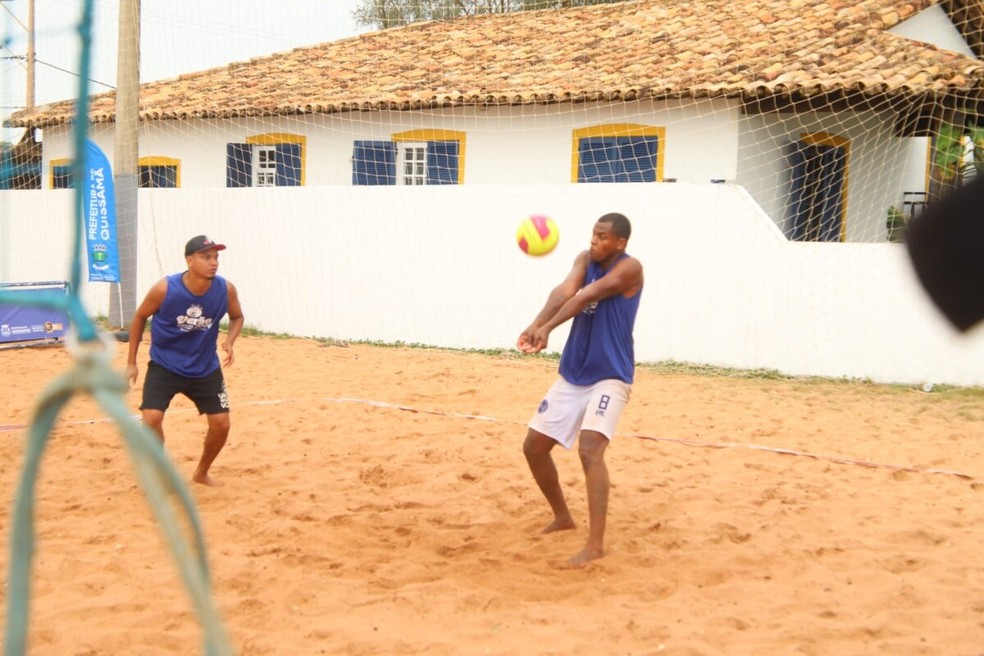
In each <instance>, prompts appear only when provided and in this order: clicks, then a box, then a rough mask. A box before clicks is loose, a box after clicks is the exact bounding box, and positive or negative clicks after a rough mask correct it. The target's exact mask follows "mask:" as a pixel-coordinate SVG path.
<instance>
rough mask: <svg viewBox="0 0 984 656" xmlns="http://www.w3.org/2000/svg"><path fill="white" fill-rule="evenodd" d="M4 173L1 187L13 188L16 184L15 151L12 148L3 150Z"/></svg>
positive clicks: (0, 183)
mask: <svg viewBox="0 0 984 656" xmlns="http://www.w3.org/2000/svg"><path fill="white" fill-rule="evenodd" d="M0 167H2V169H3V174H2V175H0V189H13V188H14V184H13V180H14V175H15V172H14V153H13V151H12V150H11V149H9V148H5V149H4V150H3V156H2V164H0Z"/></svg>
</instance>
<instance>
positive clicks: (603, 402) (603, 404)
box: [595, 394, 612, 417]
mask: <svg viewBox="0 0 984 656" xmlns="http://www.w3.org/2000/svg"><path fill="white" fill-rule="evenodd" d="M611 400H612V397H610V396H609V395H607V394H602V395H601V399H600V400H599V401H598V409H597V410H595V415H596V416H598V417H604V416H605V410H607V409H608V404H609V403H611Z"/></svg>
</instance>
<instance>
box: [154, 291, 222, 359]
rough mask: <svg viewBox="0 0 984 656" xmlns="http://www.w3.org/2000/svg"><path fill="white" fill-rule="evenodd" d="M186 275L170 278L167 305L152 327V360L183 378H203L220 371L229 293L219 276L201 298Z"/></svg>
mask: <svg viewBox="0 0 984 656" xmlns="http://www.w3.org/2000/svg"><path fill="white" fill-rule="evenodd" d="M182 275H183V274H182V273H176V274H174V275H173V276H168V277H167V293H166V294H165V295H164V302H163V303H161V307H160V308H159V309H158V310H157V312H155V313H154V320H153V322H152V323H151V324H150V359H151V360H153V361H154V362H156V363H157V364H159V365H160V366H162V367H164V368H165V369H167V370H169V371H172V372H174V373H176V374H179V375H181V376H186V377H188V378H201V377H202V376H207V375H208V374H210V373H212V372H213V371H215V370H216V369H218V368H219V354H218V352H217V351H216V341H217V340H218V336H219V322H220V321H222V317H224V316H225V314H226V312H227V311H228V310H229V293H228V290H227V289H226V281H225V278H222V277H221V276H215V278H213V279H212V284H211V285H210V286H209V288H208V291H206V292H205V293H204V294H202V295H201V296H197V295H195V294H192V293H191V292H190V291H189V290H188V288H187V287H185V284H184V283H183V282H182V281H181V276H182Z"/></svg>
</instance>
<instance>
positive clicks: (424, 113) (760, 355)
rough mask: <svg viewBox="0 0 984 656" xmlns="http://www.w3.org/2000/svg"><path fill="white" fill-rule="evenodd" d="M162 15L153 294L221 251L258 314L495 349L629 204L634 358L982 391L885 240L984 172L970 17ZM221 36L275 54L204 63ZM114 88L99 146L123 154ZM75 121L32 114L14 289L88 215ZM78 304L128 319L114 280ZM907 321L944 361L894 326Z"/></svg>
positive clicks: (872, 12)
mask: <svg viewBox="0 0 984 656" xmlns="http://www.w3.org/2000/svg"><path fill="white" fill-rule="evenodd" d="M12 4H16V3H12ZM108 4H109V3H100V4H99V6H100V7H101V8H108V7H107V5H108ZM172 4H173V3H168V4H166V5H165V4H164V3H157V2H150V1H148V0H145V1H144V2H143V8H142V18H141V20H142V25H141V30H142V35H144V36H143V37H142V40H141V58H140V62H141V71H142V73H141V80H142V86H141V93H140V122H139V131H138V135H139V147H138V150H139V163H138V169H137V175H138V186H140V187H141V189H140V192H139V194H138V203H137V206H136V207H135V208H134V209H133V210H128V209H126V208H121V211H123V212H126V211H132V212H134V213H135V214H136V217H137V221H136V224H137V244H136V248H135V251H134V253H135V254H134V257H135V259H136V262H135V271H136V283H135V287H136V290H137V292H136V293H137V294H139V295H142V293H143V292H144V291H145V290H146V288H147V287H149V285H150V284H152V283H153V281H154V280H156V279H158V278H159V277H161V276H162V275H165V274H167V273H171V272H173V271H175V270H178V269H180V268H182V267H183V266H184V262H183V260H182V257H181V248H182V245H183V244H184V242H185V241H186V240H187V239H188V238H189V237H190V236H192V235H195V234H199V233H206V234H209V235H210V236H212V237H213V238H214V239H216V240H219V241H224V242H226V243H228V244H229V250H228V251H226V252H225V253H223V259H222V272H223V273H224V274H225V275H227V276H228V277H229V278H230V279H232V280H234V281H235V282H236V283H237V285H238V286H239V287H240V289H241V294H242V297H243V303H244V309H245V310H246V314H247V324H248V325H250V326H253V327H256V328H259V329H262V330H267V331H274V332H285V333H291V334H296V335H310V336H317V337H326V338H328V337H330V338H336V339H346V340H380V341H386V342H392V341H402V342H419V343H425V344H432V345H438V346H452V347H467V348H505V347H509V346H511V345H512V344H513V342H514V340H515V337H516V335H517V334H518V331H519V330H520V329H522V327H524V326H525V325H526V323H528V321H529V320H530V319H531V318H532V316H533V315H534V314H535V312H536V310H537V309H538V308H539V306H540V304H541V303H542V302H543V300H544V298H545V296H546V293H547V291H548V290H549V288H550V287H551V286H552V285H553V284H556V283H557V282H559V280H560V279H561V278H562V277H563V275H564V274H565V273H566V272H567V270H568V268H569V266H570V263H571V261H572V259H573V257H574V255H575V254H576V253H577V252H578V251H580V250H581V249H583V248H585V247H586V246H587V239H588V237H589V235H590V227H591V225H592V223H593V222H594V220H595V219H596V218H597V217H598V216H600V215H602V214H604V213H606V212H609V211H621V212H624V213H625V214H626V215H627V216H629V218H630V219H632V221H633V224H634V229H635V232H634V236H633V239H632V241H631V242H630V249H629V250H630V252H633V254H636V255H638V256H640V257H641V259H642V260H643V263H644V265H646V271H647V277H648V280H649V281H650V283H649V285H648V286H647V290H646V299H645V301H644V303H643V309H642V310H641V314H640V334H637V342H638V344H637V355H638V356H639V358H640V359H641V360H645V361H658V360H667V359H672V360H685V361H694V362H702V363H709V364H721V365H727V366H739V367H752V368H759V367H764V368H775V369H779V370H781V371H785V372H788V373H810V374H821V375H837V376H852V377H854V376H858V377H869V378H875V379H883V380H898V381H908V380H911V381H922V380H929V379H935V380H937V381H939V380H941V379H945V380H947V381H950V382H963V383H975V382H977V381H979V380H980V379H979V376H980V375H981V374H980V373H978V371H975V370H982V369H981V368H980V367H974V366H973V365H972V364H970V363H968V358H966V357H963V356H966V354H967V352H966V349H968V348H969V349H974V350H972V351H971V354H972V355H973V356H974V358H979V345H977V344H976V343H975V344H973V345H971V346H969V347H968V346H966V345H959V346H955V345H953V344H952V343H951V341H952V340H950V339H949V336H948V335H947V333H946V332H945V330H944V329H943V327H942V324H941V322H939V319H938V317H937V316H936V315H934V314H933V313H932V311H931V309H930V308H929V307H928V305H927V304H926V302H925V300H924V299H922V298H921V297H920V296H919V293H918V290H917V289H916V286H915V283H914V281H913V280H912V277H911V275H910V273H909V272H908V270H907V268H906V263H905V261H904V253H903V252H902V249H901V247H900V246H899V245H898V244H893V243H891V242H894V241H898V240H900V239H901V238H902V235H903V234H904V229H905V225H906V223H907V222H908V221H910V220H911V219H912V218H913V217H916V216H918V214H919V213H920V211H921V208H923V207H924V206H925V204H926V203H927V202H932V199H933V198H934V197H935V196H938V195H939V194H941V193H945V189H946V188H948V187H952V186H954V185H958V184H960V181H961V180H963V179H965V178H966V177H967V176H972V175H974V174H975V171H976V170H977V168H979V167H980V166H981V162H982V157H984V140H982V138H981V134H982V133H981V129H980V128H979V127H978V115H979V106H980V99H981V89H982V81H984V64H982V62H981V61H980V60H979V59H978V57H979V56H980V55H981V43H982V37H981V25H982V16H981V9H980V3H976V2H974V3H971V2H966V3H961V2H935V1H933V0H917V1H915V2H913V1H912V0H905V1H902V0H864V1H861V2H856V3H851V4H850V5H845V4H844V3H841V2H835V1H834V0H828V1H822V0H810V1H803V0H787V1H781V2H780V1H778V0H776V1H771V2H770V1H765V0H758V1H750V2H743V3H735V2H729V1H712V2H679V1H676V0H666V1H658V0H657V1H649V2H625V3H612V4H604V5H600V6H594V7H574V8H570V9H560V10H546V11H535V12H516V13H507V14H495V15H484V16H473V17H465V18H461V19H457V20H449V21H441V22H433V23H421V24H416V25H411V26H408V27H403V28H395V29H391V30H385V31H379V32H367V33H365V34H363V35H361V36H344V35H337V36H336V35H334V34H333V33H332V29H333V25H336V24H337V23H338V20H339V19H338V16H337V15H335V16H330V15H328V14H330V12H331V11H338V8H339V7H342V5H334V4H332V3H306V4H323V5H324V7H323V8H322V10H323V12H325V13H324V14H321V15H315V16H311V15H302V14H301V13H293V14H292V9H293V8H296V7H298V6H299V5H298V4H297V3H285V4H286V9H285V11H284V12H283V13H285V14H286V15H287V17H288V19H292V20H293V21H294V28H296V27H297V25H296V24H297V23H298V22H303V23H305V26H304V27H305V31H306V32H307V33H308V34H309V35H310V38H309V40H307V41H306V42H297V41H293V42H287V41H286V39H287V38H288V37H292V38H296V33H297V32H296V30H295V29H293V28H291V29H287V28H285V27H283V25H282V24H278V23H277V22H276V21H274V20H273V19H272V18H271V19H270V20H267V18H268V13H269V9H268V8H267V9H266V10H264V9H262V8H257V9H255V11H254V12H249V11H245V10H243V9H242V8H241V7H242V6H243V3H241V2H236V3H231V2H229V3H222V2H219V3H193V4H192V5H190V6H189V8H188V12H189V13H187V14H181V13H180V12H177V11H174V8H173V7H172ZM212 5H214V6H212ZM333 7H334V8H335V9H332V8H333ZM107 13H110V12H107ZM345 20H349V17H347V16H346V17H345ZM307 23H316V24H314V25H307ZM96 28H97V32H98V31H99V30H105V33H102V34H97V43H98V42H100V41H105V42H106V43H110V44H112V43H115V40H116V32H115V26H113V25H111V24H105V25H104V24H103V23H98V24H97V26H96ZM17 31H18V28H17V26H14V28H13V29H12V33H14V34H16V33H17ZM161 34H166V35H168V36H166V37H165V38H160V35H161ZM319 34H323V35H324V36H322V37H319V36H318V35H319ZM150 35H155V36H154V37H153V38H151V36H150ZM211 42H217V43H237V44H240V45H241V44H242V43H243V42H248V43H249V44H251V45H254V44H258V43H269V44H270V45H271V47H270V49H269V50H268V51H267V52H268V53H270V54H269V55H268V56H262V57H253V58H251V59H244V58H243V56H240V57H237V53H238V52H242V51H240V50H235V49H233V48H232V47H229V48H227V49H226V51H225V53H226V54H225V55H224V57H225V58H224V59H213V60H211V61H207V63H205V64H204V65H198V66H194V65H192V64H190V63H182V62H200V61H202V60H201V59H200V58H194V57H192V55H194V54H196V53H195V51H196V50H197V49H199V48H201V49H208V50H209V51H211V50H213V48H212V47H211ZM17 44H18V39H16V38H14V39H12V40H11V41H10V47H11V48H13V49H16V47H17ZM202 44H208V46H209V47H208V48H206V47H205V46H204V45H202ZM218 50H220V51H221V48H220V49H218ZM96 51H97V53H99V52H100V50H99V48H98V47H97V49H96ZM39 53H40V50H39ZM274 53H275V54H274ZM253 54H255V51H254V52H253ZM39 56H40V54H39ZM99 56H103V55H99ZM97 61H101V60H99V59H98V58H97ZM172 65H173V67H172ZM193 66H194V67H193ZM209 66H214V67H215V68H208V67H209ZM175 68H176V69H177V71H181V72H183V74H182V75H180V76H178V77H167V78H165V79H160V77H156V76H155V75H156V73H155V72H157V71H167V73H166V75H172V76H173V75H174V74H175ZM99 75H100V76H103V75H105V77H106V79H109V78H111V77H113V76H115V73H110V72H106V73H100V74H99ZM15 86H16V84H15ZM102 91H103V88H102V87H101V86H98V85H95V86H94V88H93V92H94V93H95V94H96V95H95V96H94V97H93V100H92V110H91V119H92V121H93V123H92V126H91V138H92V140H93V141H94V142H95V143H97V144H99V145H100V146H101V147H102V148H103V150H105V152H106V153H108V154H110V156H112V154H113V152H114V148H116V147H118V144H117V143H116V135H117V134H118V129H119V125H118V122H117V114H116V112H117V108H116V105H115V102H114V94H113V93H112V92H110V93H101V92H102ZM6 92H9V88H7V89H6ZM72 118H73V115H72V104H71V103H61V104H59V103H54V104H43V105H41V106H39V107H38V108H37V109H36V110H35V111H29V112H23V111H22V112H19V113H16V114H14V118H13V121H12V123H13V124H14V125H16V126H19V127H21V128H24V127H28V126H34V127H39V128H42V129H43V160H42V162H41V174H40V186H41V187H42V188H41V189H39V190H32V191H18V192H10V193H7V194H6V201H5V202H4V205H5V207H4V219H5V225H4V228H3V232H2V233H0V234H2V236H3V238H4V242H5V243H4V246H3V248H2V254H0V257H2V258H3V262H2V264H0V275H2V277H3V279H5V280H9V279H16V280H20V279H37V278H39V277H43V278H46V279H47V278H51V277H52V276H53V271H51V268H52V267H54V268H55V270H57V266H58V263H60V262H61V261H60V260H58V259H57V257H60V254H61V253H62V252H63V250H64V249H63V248H62V246H61V244H59V245H58V247H57V248H52V249H50V250H51V251H52V253H53V255H52V256H51V260H50V261H44V262H39V261H38V260H37V258H36V257H34V253H32V248H31V246H30V244H31V240H32V239H34V238H36V236H37V234H39V231H43V234H46V235H49V236H53V235H57V234H61V233H62V232H64V230H63V229H62V228H60V227H59V223H58V222H59V221H61V220H63V218H64V216H65V214H66V213H69V203H70V202H71V200H70V197H69V195H68V192H65V191H63V190H59V189H53V188H52V187H58V186H65V185H69V184H71V179H70V177H65V176H64V175H63V174H64V173H65V172H66V171H67V170H68V169H67V168H66V167H70V166H71V163H72V162H73V161H74V159H75V154H74V152H73V150H72V147H73V144H72V142H71V129H70V126H71V123H70V122H71V120H72ZM60 176H61V177H60ZM530 214H545V215H548V216H551V217H553V218H554V219H555V220H556V221H557V223H558V225H559V226H560V231H561V233H562V238H561V240H560V246H559V247H558V248H557V250H556V251H554V253H552V254H550V255H548V256H546V257H542V258H531V257H529V256H525V255H523V254H522V253H521V252H520V251H519V250H518V249H517V248H516V246H515V244H514V243H513V237H514V234H515V228H516V225H517V223H518V222H519V221H520V220H521V219H522V218H524V217H525V216H528V215H530ZM25 215H29V216H31V217H32V218H31V223H30V227H25V226H24V225H20V224H18V225H12V224H13V223H14V222H13V221H11V220H9V218H10V217H13V216H25ZM52 238H54V237H52ZM56 256H57V257H56ZM86 293H87V294H88V296H87V298H89V300H90V303H91V305H92V307H93V310H94V312H99V313H103V314H110V313H111V307H110V304H109V301H108V299H109V298H110V297H111V295H112V293H113V292H112V291H111V290H108V289H107V288H106V287H105V286H100V285H90V289H87V290H86ZM126 300H127V299H124V300H123V301H121V305H122V306H123V308H125V307H126ZM126 314H127V313H126V312H125V311H122V309H121V312H120V317H119V319H118V320H117V321H116V322H117V323H119V324H120V325H125V324H126V322H127V321H128V317H127V316H126ZM110 318H111V320H113V319H116V318H115V317H112V316H111V317H110ZM900 326H902V327H904V328H902V331H903V332H904V334H906V335H908V336H909V339H915V340H918V341H919V342H920V343H922V344H924V345H926V348H927V355H926V357H925V358H921V357H920V358H915V359H914V358H913V357H912V355H911V353H910V352H909V348H908V343H907V342H906V341H902V340H899V341H896V340H893V339H892V338H891V337H890V335H891V334H892V333H893V332H894V331H897V330H900ZM554 340H555V343H554V344H552V347H555V348H559V346H560V345H562V341H563V334H562V333H558V334H557V335H556V336H555V338H554ZM954 349H957V351H956V353H958V355H956V356H955V351H954ZM960 349H964V350H960ZM941 361H946V362H952V364H948V365H946V367H945V370H944V371H941V370H940V367H941V365H940V362H941ZM970 361H971V362H972V361H973V358H971V360H970ZM977 361H978V362H979V361H980V360H979V359H978V360H977Z"/></svg>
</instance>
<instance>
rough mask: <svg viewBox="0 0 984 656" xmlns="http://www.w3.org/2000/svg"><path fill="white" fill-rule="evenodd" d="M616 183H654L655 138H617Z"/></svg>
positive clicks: (657, 143)
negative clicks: (617, 163)
mask: <svg viewBox="0 0 984 656" xmlns="http://www.w3.org/2000/svg"><path fill="white" fill-rule="evenodd" d="M618 145H619V149H618V153H619V158H618V159H619V172H618V174H616V176H615V181H616V182H656V152H657V149H658V148H659V140H658V139H657V138H656V137H619V139H618Z"/></svg>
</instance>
